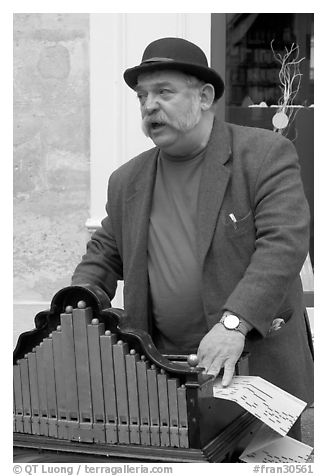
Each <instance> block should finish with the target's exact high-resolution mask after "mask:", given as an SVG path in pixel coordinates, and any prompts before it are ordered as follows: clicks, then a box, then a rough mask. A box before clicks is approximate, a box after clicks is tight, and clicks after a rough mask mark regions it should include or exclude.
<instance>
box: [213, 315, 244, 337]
mask: <svg viewBox="0 0 327 476" xmlns="http://www.w3.org/2000/svg"><path fill="white" fill-rule="evenodd" d="M219 322H220V324H222V325H223V326H224V327H225V329H227V330H229V331H238V332H240V333H241V334H243V335H244V336H246V334H247V333H248V332H249V330H250V326H247V325H246V324H245V322H244V321H243V320H241V319H240V318H239V317H237V316H235V314H224V315H223V316H222V318H221V319H220V321H219Z"/></svg>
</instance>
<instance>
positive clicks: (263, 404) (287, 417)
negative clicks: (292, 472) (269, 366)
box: [213, 375, 306, 436]
mask: <svg viewBox="0 0 327 476" xmlns="http://www.w3.org/2000/svg"><path fill="white" fill-rule="evenodd" d="M213 396H214V397H216V398H223V399H225V400H231V401H233V402H236V403H238V404H239V405H241V406H242V407H243V408H244V409H245V410H247V411H248V412H250V413H252V415H254V416H255V417H257V418H259V420H261V421H262V422H263V423H265V424H266V425H268V426H269V427H270V428H272V429H273V430H275V431H276V432H277V433H279V434H280V435H282V436H285V435H286V433H287V432H288V431H289V430H290V428H291V427H292V426H293V424H294V422H295V421H296V420H297V418H298V417H299V415H300V414H301V413H302V411H303V410H304V408H305V406H306V403H305V402H303V401H302V400H300V399H299V398H296V397H294V396H293V395H291V394H290V393H288V392H285V391H284V390H282V389H280V388H278V387H276V385H273V384H271V383H270V382H267V381H266V380H264V379H263V378H261V377H255V376H244V377H243V376H239V375H237V376H234V377H233V380H232V383H231V384H230V385H229V386H228V387H222V383H221V379H217V380H216V381H215V383H214V385H213Z"/></svg>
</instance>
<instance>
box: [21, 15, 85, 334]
mask: <svg viewBox="0 0 327 476" xmlns="http://www.w3.org/2000/svg"><path fill="white" fill-rule="evenodd" d="M88 50H89V15H88V14H78V13H73V14H56V13H50V14H45V13H32V14H25V13H21V14H15V15H14V303H16V304H17V306H16V308H17V309H18V308H19V309H20V310H21V305H22V303H33V302H34V303H35V302H41V301H44V302H49V301H50V299H51V297H52V296H53V294H54V293H55V292H56V291H57V290H58V289H59V288H61V287H63V286H66V285H68V284H69V283H70V277H71V274H72V272H73V270H74V268H75V266H76V264H77V263H78V262H79V260H80V258H81V255H82V254H83V253H84V250H85V243H86V240H87V232H86V228H85V221H86V219H87V218H88V214H89V162H90V144H89V137H90V130H89V129H90V127H89V109H90V107H89V106H90V105H89V102H90V101H89V51H88ZM40 310H42V309H40ZM24 312H25V311H24ZM26 312H27V313H28V310H27V311H26ZM15 317H16V318H17V319H20V315H19V316H18V315H16V316H15V314H14V323H15ZM28 320H30V316H29V319H28ZM16 323H17V321H16ZM21 327H24V324H22V326H21ZM27 327H28V326H27Z"/></svg>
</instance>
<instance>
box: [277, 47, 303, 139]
mask: <svg viewBox="0 0 327 476" xmlns="http://www.w3.org/2000/svg"><path fill="white" fill-rule="evenodd" d="M273 42H274V40H272V41H271V43H270V47H271V50H272V52H273V55H274V58H275V60H276V61H278V63H280V65H281V67H280V71H279V81H280V89H281V90H282V93H283V94H282V97H281V98H280V99H279V100H278V105H279V107H278V112H282V113H284V114H286V116H287V117H288V124H287V127H286V128H289V126H290V124H291V123H292V122H293V121H294V118H295V114H296V113H294V108H292V107H290V106H292V105H293V101H294V99H295V97H296V95H297V93H298V92H299V90H300V84H301V78H302V73H301V72H300V64H301V62H302V61H303V60H304V59H305V58H304V57H303V58H300V59H299V55H300V49H299V46H298V45H296V44H294V43H292V45H291V48H290V49H289V50H288V49H287V48H286V47H285V51H286V52H285V54H284V55H282V54H281V53H276V52H275V50H274V48H273ZM286 128H285V129H286ZM285 129H284V128H281V129H277V128H274V131H275V132H276V131H277V132H279V133H280V134H282V133H283V131H284V132H285Z"/></svg>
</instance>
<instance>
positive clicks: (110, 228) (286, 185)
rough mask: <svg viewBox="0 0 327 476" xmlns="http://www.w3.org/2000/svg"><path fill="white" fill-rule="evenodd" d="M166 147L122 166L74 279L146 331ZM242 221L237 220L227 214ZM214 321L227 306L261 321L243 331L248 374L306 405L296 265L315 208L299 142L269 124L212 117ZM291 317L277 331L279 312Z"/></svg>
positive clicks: (309, 373) (206, 272) (203, 205)
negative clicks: (156, 197) (120, 306)
mask: <svg viewBox="0 0 327 476" xmlns="http://www.w3.org/2000/svg"><path fill="white" fill-rule="evenodd" d="M158 153H159V150H158V148H153V149H151V150H149V151H146V152H144V153H142V154H140V155H139V156H137V157H136V158H134V159H132V160H130V161H129V162H127V163H126V164H124V165H122V166H121V167H120V168H119V169H118V170H116V171H115V172H114V173H113V174H112V176H111V177H110V180H109V187H108V203H107V207H106V210H107V214H108V215H107V217H106V218H105V219H104V220H103V222H102V227H101V228H100V229H99V230H98V231H96V232H95V233H94V234H93V236H92V238H91V240H90V242H89V243H88V247H87V253H86V255H85V256H84V257H83V260H82V262H81V263H80V264H79V265H78V267H77V269H76V271H75V273H74V276H73V284H82V283H86V282H91V283H94V284H98V285H99V286H101V287H102V288H103V289H104V290H106V292H107V293H108V295H109V296H110V298H113V296H114V294H115V290H116V285H117V280H119V279H124V307H125V310H126V311H127V314H128V315H129V317H130V318H131V320H132V322H133V326H134V327H140V328H143V329H145V330H149V328H150V327H151V325H149V313H148V302H149V289H148V273H147V236H148V224H149V216H150V211H151V197H152V191H153V184H154V178H155V174H156V164H157V157H158ZM231 213H232V214H234V216H235V218H236V220H237V223H236V224H235V223H233V221H232V220H231V218H230V217H229V215H230V214H231ZM197 241H198V259H199V263H200V266H201V268H202V277H203V281H202V298H203V305H204V310H205V316H206V319H207V323H208V327H209V328H211V327H212V326H213V325H214V324H216V323H217V322H218V320H219V318H220V317H221V315H222V313H223V311H224V310H225V309H228V310H230V311H232V312H234V313H235V314H237V315H239V316H242V317H244V319H246V320H247V321H248V322H250V323H251V324H252V325H253V326H254V330H252V331H251V332H250V334H248V337H247V339H246V347H245V348H246V350H248V351H250V355H251V357H250V373H251V374H252V375H259V376H261V377H263V378H266V379H267V380H269V381H270V382H272V383H274V384H276V385H278V386H280V387H281V388H283V389H285V390H287V391H289V392H290V393H292V394H294V395H296V396H298V397H299V398H302V399H304V400H305V401H307V402H308V403H309V402H311V401H312V398H313V395H312V392H313V382H312V379H313V361H312V355H311V352H310V347H309V337H308V333H307V322H306V319H305V315H304V307H303V300H302V299H303V298H302V294H303V292H302V285H301V280H300V277H299V273H300V270H301V267H302V264H303V262H304V260H305V257H306V255H307V252H308V246H309V211H308V205H307V202H306V199H305V196H304V192H303V187H302V182H301V178H300V172H299V163H298V159H297V154H296V151H295V148H294V146H293V144H292V143H291V142H290V141H289V140H287V139H285V138H284V137H282V136H281V135H279V134H276V133H274V132H271V131H266V130H263V129H256V128H248V127H241V126H236V125H232V124H226V123H222V122H219V121H217V120H216V121H215V123H214V126H213V130H212V134H211V138H210V141H209V144H208V148H207V153H206V157H205V160H204V168H203V174H202V178H201V183H200V191H199V203H198V223H197ZM277 317H281V318H283V319H284V320H285V321H286V324H285V325H284V326H283V327H282V328H281V329H280V330H277V331H270V332H269V329H270V327H271V323H272V321H273V319H275V318H277Z"/></svg>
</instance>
